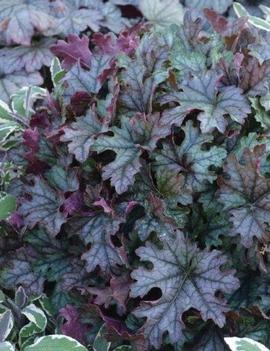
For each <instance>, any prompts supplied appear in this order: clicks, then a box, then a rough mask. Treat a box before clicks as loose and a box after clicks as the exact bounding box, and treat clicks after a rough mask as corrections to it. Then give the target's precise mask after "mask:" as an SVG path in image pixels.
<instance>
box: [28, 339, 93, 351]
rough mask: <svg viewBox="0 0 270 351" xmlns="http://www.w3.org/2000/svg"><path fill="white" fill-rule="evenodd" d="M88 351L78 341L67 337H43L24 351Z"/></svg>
mask: <svg viewBox="0 0 270 351" xmlns="http://www.w3.org/2000/svg"><path fill="white" fill-rule="evenodd" d="M49 350H53V351H87V348H86V347H84V346H83V345H81V344H80V343H79V342H78V341H77V340H74V339H72V338H70V337H69V336H65V335H49V336H43V337H41V338H39V339H37V340H36V341H35V343H34V344H33V345H30V346H27V347H26V348H25V349H24V351H49Z"/></svg>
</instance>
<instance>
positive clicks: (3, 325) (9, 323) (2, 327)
mask: <svg viewBox="0 0 270 351" xmlns="http://www.w3.org/2000/svg"><path fill="white" fill-rule="evenodd" d="M13 325H14V319H13V315H12V312H11V311H10V310H6V311H5V312H4V313H2V314H1V315H0V341H5V340H6V338H7V337H8V336H9V334H10V332H11V330H12V328H13Z"/></svg>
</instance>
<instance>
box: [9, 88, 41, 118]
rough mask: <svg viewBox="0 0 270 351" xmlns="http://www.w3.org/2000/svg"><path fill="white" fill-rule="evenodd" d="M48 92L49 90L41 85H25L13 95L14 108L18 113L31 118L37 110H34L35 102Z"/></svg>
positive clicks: (12, 103)
mask: <svg viewBox="0 0 270 351" xmlns="http://www.w3.org/2000/svg"><path fill="white" fill-rule="evenodd" d="M46 94H47V90H46V89H43V88H40V87H35V86H30V87H24V88H22V89H20V90H18V91H17V92H16V93H15V94H13V95H12V97H11V100H12V102H11V105H12V109H13V111H14V112H16V113H17V114H18V115H20V116H22V117H26V118H29V117H30V115H31V114H32V113H34V112H35V111H34V110H33V105H34V103H35V102H36V101H37V100H38V99H42V98H43V97H44V96H46Z"/></svg>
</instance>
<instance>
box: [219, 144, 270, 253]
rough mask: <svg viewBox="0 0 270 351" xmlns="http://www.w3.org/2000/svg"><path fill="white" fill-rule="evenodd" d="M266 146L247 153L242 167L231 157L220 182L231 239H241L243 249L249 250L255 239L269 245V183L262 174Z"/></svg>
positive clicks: (220, 196)
mask: <svg viewBox="0 0 270 351" xmlns="http://www.w3.org/2000/svg"><path fill="white" fill-rule="evenodd" d="M264 151H265V146H264V145H260V146H257V147H255V148H254V150H253V152H251V151H250V150H249V149H245V151H244V153H243V156H242V159H241V163H240V162H239V161H238V159H237V158H236V156H235V155H234V154H230V155H229V157H228V159H227V162H226V164H225V166H224V172H225V175H224V177H222V178H220V182H219V184H220V191H219V200H220V201H221V203H223V204H224V208H225V210H228V211H229V214H230V215H231V221H232V223H233V229H232V231H231V232H230V235H237V234H240V235H241V242H242V244H243V245H244V246H246V247H250V246H251V245H252V243H253V239H254V237H256V238H257V239H258V240H259V241H261V242H267V243H268V242H269V239H270V232H269V225H270V203H269V199H270V195H269V193H270V192H269V190H270V180H269V179H267V178H265V177H264V176H263V175H261V174H260V169H259V167H260V166H259V164H260V159H261V158H262V156H263V154H264Z"/></svg>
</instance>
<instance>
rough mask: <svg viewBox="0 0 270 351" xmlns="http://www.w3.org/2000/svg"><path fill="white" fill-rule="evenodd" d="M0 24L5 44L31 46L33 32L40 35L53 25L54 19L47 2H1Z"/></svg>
mask: <svg viewBox="0 0 270 351" xmlns="http://www.w3.org/2000/svg"><path fill="white" fill-rule="evenodd" d="M0 22H1V29H0V35H2V36H3V37H4V39H5V40H6V42H7V44H12V43H16V44H22V45H31V38H32V36H33V35H34V34H35V32H38V33H41V34H42V33H44V32H45V31H46V30H48V29H49V28H51V27H53V26H54V25H55V19H54V17H53V16H51V15H50V6H49V2H47V1H44V0H36V1H34V2H32V1H31V2H29V1H27V0H22V1H18V0H2V1H1V6H0ZM1 32H2V33H1Z"/></svg>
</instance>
